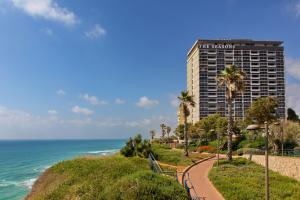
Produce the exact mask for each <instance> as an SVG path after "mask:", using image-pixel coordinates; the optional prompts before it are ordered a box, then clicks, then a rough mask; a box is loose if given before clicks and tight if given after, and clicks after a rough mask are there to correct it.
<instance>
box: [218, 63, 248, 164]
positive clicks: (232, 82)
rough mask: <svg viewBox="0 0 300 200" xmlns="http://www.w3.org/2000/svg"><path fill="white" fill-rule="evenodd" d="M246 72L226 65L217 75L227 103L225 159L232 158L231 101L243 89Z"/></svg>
mask: <svg viewBox="0 0 300 200" xmlns="http://www.w3.org/2000/svg"><path fill="white" fill-rule="evenodd" d="M245 76H246V74H245V73H244V72H243V71H241V70H239V69H238V68H237V66H236V65H230V66H226V67H225V69H224V70H223V71H222V72H221V74H220V75H219V76H218V78H217V81H218V86H220V87H221V86H225V87H226V98H227V104H228V126H227V134H228V142H227V148H228V151H227V160H232V132H233V117H232V102H233V101H234V99H235V98H236V96H237V95H238V94H239V93H243V91H244V78H245Z"/></svg>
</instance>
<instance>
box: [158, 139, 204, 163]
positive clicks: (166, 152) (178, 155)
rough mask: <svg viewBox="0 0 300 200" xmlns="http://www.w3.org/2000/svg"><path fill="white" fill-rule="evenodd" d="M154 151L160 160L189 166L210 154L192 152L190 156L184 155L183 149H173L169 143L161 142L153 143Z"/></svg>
mask: <svg viewBox="0 0 300 200" xmlns="http://www.w3.org/2000/svg"><path fill="white" fill-rule="evenodd" d="M152 151H153V153H154V156H155V157H156V159H157V160H158V161H160V162H162V163H166V164H170V165H175V166H188V165H191V164H193V163H194V162H195V161H197V160H200V159H203V158H206V157H208V156H210V155H209V154H199V153H191V154H190V155H189V157H186V156H184V155H183V150H182V149H171V148H170V147H168V146H167V145H159V144H153V145H152Z"/></svg>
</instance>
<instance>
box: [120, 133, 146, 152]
mask: <svg viewBox="0 0 300 200" xmlns="http://www.w3.org/2000/svg"><path fill="white" fill-rule="evenodd" d="M120 152H121V154H122V155H124V156H126V157H132V156H139V157H142V158H147V157H148V156H149V153H150V152H151V144H150V143H149V141H148V140H143V139H142V136H141V135H140V134H138V135H136V136H135V137H134V138H133V139H132V138H129V140H128V141H127V142H126V145H125V146H124V147H123V148H122V149H121V151H120Z"/></svg>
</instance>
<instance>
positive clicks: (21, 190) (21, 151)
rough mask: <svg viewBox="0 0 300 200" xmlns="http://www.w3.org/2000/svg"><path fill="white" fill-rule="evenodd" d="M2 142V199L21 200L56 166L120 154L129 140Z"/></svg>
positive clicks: (0, 165)
mask: <svg viewBox="0 0 300 200" xmlns="http://www.w3.org/2000/svg"><path fill="white" fill-rule="evenodd" d="M0 142H1V146H0V150H1V151H0V161H1V162H0V170H1V171H0V193H1V196H0V200H4V199H11V200H20V199H23V198H24V197H25V196H26V195H28V194H29V192H30V191H31V189H32V187H33V185H34V183H35V182H36V180H38V178H39V177H40V176H41V175H42V174H43V173H44V172H45V171H47V170H48V169H49V168H51V167H52V166H53V165H55V164H57V163H59V162H62V161H65V160H70V159H74V158H78V157H82V156H105V155H110V154H113V153H117V152H118V151H119V150H120V149H121V147H122V146H123V144H124V143H125V140H122V139H119V140H59V141H57V140H26V141H20V140H17V141H12V140H9V141H4V140H1V141H0ZM9 158H14V159H9Z"/></svg>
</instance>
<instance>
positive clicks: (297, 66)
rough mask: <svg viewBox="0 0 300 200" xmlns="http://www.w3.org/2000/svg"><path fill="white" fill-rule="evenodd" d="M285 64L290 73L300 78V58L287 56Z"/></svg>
mask: <svg viewBox="0 0 300 200" xmlns="http://www.w3.org/2000/svg"><path fill="white" fill-rule="evenodd" d="M285 65H286V71H287V73H288V75H290V76H292V77H293V78H295V79H297V80H300V59H295V58H286V60H285Z"/></svg>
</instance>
